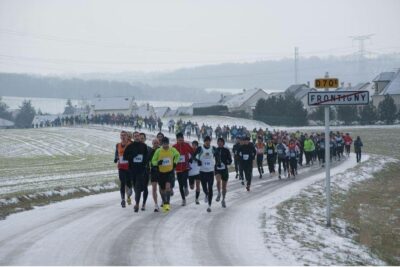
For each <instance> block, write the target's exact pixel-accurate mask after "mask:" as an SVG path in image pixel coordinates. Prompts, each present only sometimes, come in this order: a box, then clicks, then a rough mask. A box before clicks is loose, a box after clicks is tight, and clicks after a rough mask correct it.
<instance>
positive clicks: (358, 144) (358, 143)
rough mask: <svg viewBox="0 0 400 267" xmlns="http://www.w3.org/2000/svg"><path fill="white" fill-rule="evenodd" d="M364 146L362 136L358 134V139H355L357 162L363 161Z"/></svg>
mask: <svg viewBox="0 0 400 267" xmlns="http://www.w3.org/2000/svg"><path fill="white" fill-rule="evenodd" d="M363 146H364V145H363V142H362V141H361V138H360V137H359V136H357V139H356V141H354V152H355V153H356V158H357V163H358V162H360V161H361V147H363Z"/></svg>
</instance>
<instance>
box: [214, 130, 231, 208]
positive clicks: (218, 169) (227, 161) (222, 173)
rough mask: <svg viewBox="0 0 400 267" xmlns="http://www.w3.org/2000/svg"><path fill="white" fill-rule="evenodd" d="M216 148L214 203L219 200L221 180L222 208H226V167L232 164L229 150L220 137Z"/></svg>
mask: <svg viewBox="0 0 400 267" xmlns="http://www.w3.org/2000/svg"><path fill="white" fill-rule="evenodd" d="M217 144H218V147H217V149H216V150H215V179H216V180H217V190H218V195H217V198H216V199H215V201H217V202H218V201H220V199H221V180H222V201H221V204H222V207H223V208H226V203H225V196H226V191H227V190H226V187H227V184H228V180H229V172H228V165H231V164H232V156H231V152H229V149H227V148H226V147H224V146H225V140H224V139H223V138H222V137H220V138H218V141H217Z"/></svg>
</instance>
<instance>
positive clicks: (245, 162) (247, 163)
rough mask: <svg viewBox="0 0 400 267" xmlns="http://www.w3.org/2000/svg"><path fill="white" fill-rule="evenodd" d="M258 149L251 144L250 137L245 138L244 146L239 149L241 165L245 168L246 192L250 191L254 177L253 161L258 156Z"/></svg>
mask: <svg viewBox="0 0 400 267" xmlns="http://www.w3.org/2000/svg"><path fill="white" fill-rule="evenodd" d="M256 153H257V151H256V148H255V147H254V145H253V143H250V137H249V136H246V137H245V138H244V142H243V145H242V146H241V147H240V149H239V156H240V163H241V166H242V168H243V172H244V176H245V177H246V181H247V185H246V190H247V191H250V185H251V178H252V177H253V160H254V158H255V156H256Z"/></svg>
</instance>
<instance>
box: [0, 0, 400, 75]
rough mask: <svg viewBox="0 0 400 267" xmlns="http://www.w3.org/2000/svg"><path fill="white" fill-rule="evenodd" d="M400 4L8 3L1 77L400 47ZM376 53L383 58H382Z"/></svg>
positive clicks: (0, 35) (1, 19)
mask: <svg viewBox="0 0 400 267" xmlns="http://www.w3.org/2000/svg"><path fill="white" fill-rule="evenodd" d="M399 25H400V1H398V0H379V1H371V0H359V1H354V0H341V1H338V0H335V1H330V0H324V1H322V0H318V1H316V0H306V1H301V0H293V1H289V0H283V1H282V0H279V1H278V0H276V1H248V0H247V1H233V0H229V1H222V0H221V1H205V0H201V1H200V0H199V1H186V0H185V1H183V0H182V1H166V0H162V1H147V0H146V1H133V0H132V1H131V0H129V1H102V0H96V1H71V0H60V1H54V0H47V1H35V0H26V1H19V0H0V71H5V72H34V73H41V74H47V73H65V72H67V73H79V72H105V71H107V72H117V71H135V70H136V71H154V70H172V69H176V68H179V67H184V66H196V65H203V64H216V63H222V62H251V61H256V60H264V59H279V58H282V57H293V49H294V46H299V48H300V55H301V56H312V55H316V56H327V55H329V54H333V55H343V54H350V53H353V52H356V51H357V49H358V43H357V42H352V40H351V39H350V38H349V36H351V35H363V34H370V33H373V34H375V35H374V36H373V37H372V39H371V40H370V41H367V42H366V48H367V50H369V51H371V52H374V53H386V52H393V51H396V52H398V51H400V30H399ZM375 55H376V54H375Z"/></svg>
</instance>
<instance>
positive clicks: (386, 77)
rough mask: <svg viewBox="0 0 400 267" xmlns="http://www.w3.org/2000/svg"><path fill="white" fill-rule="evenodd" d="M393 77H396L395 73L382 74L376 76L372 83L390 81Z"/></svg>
mask: <svg viewBox="0 0 400 267" xmlns="http://www.w3.org/2000/svg"><path fill="white" fill-rule="evenodd" d="M395 75H396V73H395V72H382V73H380V74H379V75H378V76H376V77H375V79H374V80H373V81H374V82H383V81H385V82H387V81H391V80H393V78H394V76H395Z"/></svg>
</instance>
